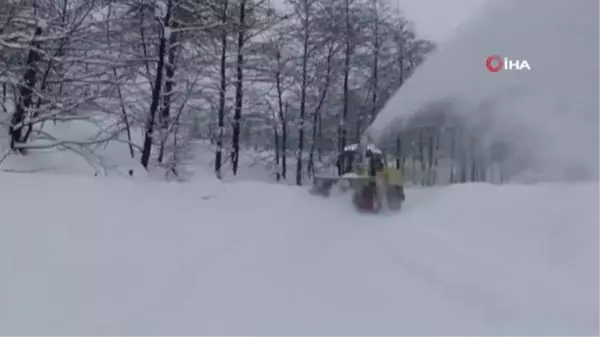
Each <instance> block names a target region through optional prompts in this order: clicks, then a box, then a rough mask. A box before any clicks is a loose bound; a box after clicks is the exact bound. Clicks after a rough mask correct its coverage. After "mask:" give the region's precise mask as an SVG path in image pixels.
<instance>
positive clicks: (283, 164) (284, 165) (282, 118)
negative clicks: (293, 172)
mask: <svg viewBox="0 0 600 337" xmlns="http://www.w3.org/2000/svg"><path fill="white" fill-rule="evenodd" d="M276 57H277V71H276V72H275V85H276V87H277V106H278V108H279V123H281V144H280V146H281V176H282V177H283V179H286V172H287V155H286V152H287V122H286V118H285V113H284V111H283V90H282V88H281V68H282V64H281V52H280V51H279V50H277V55H276Z"/></svg>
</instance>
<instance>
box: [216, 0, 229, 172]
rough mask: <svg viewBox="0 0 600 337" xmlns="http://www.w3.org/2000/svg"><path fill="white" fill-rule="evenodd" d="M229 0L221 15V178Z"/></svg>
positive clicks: (218, 160) (218, 163)
mask: <svg viewBox="0 0 600 337" xmlns="http://www.w3.org/2000/svg"><path fill="white" fill-rule="evenodd" d="M228 5H229V0H223V12H222V16H221V25H222V28H221V87H220V88H219V112H218V114H219V117H218V122H217V123H218V131H217V142H216V143H217V149H216V153H215V174H216V176H217V178H219V179H221V165H222V158H223V132H224V130H223V129H224V128H225V93H226V92H225V91H226V90H227V77H226V76H227V65H226V61H227V26H226V24H227V7H228Z"/></svg>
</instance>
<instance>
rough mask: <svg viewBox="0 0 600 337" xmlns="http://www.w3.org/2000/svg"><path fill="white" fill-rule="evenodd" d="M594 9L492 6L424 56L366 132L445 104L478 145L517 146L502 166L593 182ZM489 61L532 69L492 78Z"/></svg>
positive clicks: (586, 5) (380, 132)
mask: <svg viewBox="0 0 600 337" xmlns="http://www.w3.org/2000/svg"><path fill="white" fill-rule="evenodd" d="M598 6H599V5H598V1H588V0H573V1H563V0H530V1H520V0H502V1H493V2H490V3H489V4H488V5H487V6H484V7H483V8H482V9H481V11H480V12H479V13H477V14H476V15H475V16H474V18H473V19H472V20H470V21H468V22H466V23H465V24H463V25H462V26H460V27H459V31H458V32H457V34H456V36H455V37H454V38H453V39H451V40H449V41H447V42H446V43H445V44H442V45H441V46H440V47H439V49H438V51H437V52H436V53H434V54H432V55H431V56H430V57H429V58H428V60H427V61H426V62H425V63H424V64H423V65H422V66H421V67H420V68H419V69H418V70H417V71H416V72H415V74H414V76H413V77H412V78H411V79H410V80H409V81H407V83H406V85H405V86H403V87H402V89H401V90H399V91H398V92H397V94H396V95H395V96H393V97H392V98H391V99H390V101H389V102H388V103H387V104H386V106H385V107H384V109H383V110H382V111H381V112H380V113H379V115H378V116H377V118H376V119H375V121H374V122H373V124H372V126H371V127H370V129H369V130H368V131H367V134H369V135H370V136H371V137H373V138H374V139H376V140H379V141H381V140H382V139H384V138H385V137H386V135H387V134H388V133H390V132H392V131H398V130H399V129H400V128H401V125H406V123H408V122H409V120H410V119H411V118H413V117H416V116H420V115H421V116H422V115H423V114H424V113H427V112H428V111H429V110H431V109H432V104H436V103H440V102H442V103H443V102H445V103H446V104H445V109H446V113H448V114H452V115H454V116H457V117H459V118H461V119H462V121H463V123H466V124H467V127H469V128H471V129H474V130H477V131H476V133H477V134H479V138H480V139H479V140H480V143H482V144H491V143H494V142H503V143H507V144H509V145H511V146H512V147H513V148H515V149H517V150H516V151H515V152H513V153H512V156H511V157H510V158H509V160H508V164H509V165H512V166H514V167H517V166H525V169H527V170H529V171H531V172H533V175H535V176H536V177H537V178H539V179H564V178H565V177H567V176H572V175H574V174H575V175H577V176H578V177H579V178H593V179H597V178H598V171H599V167H598V163H599V158H598V152H599V148H598V124H599V113H598V111H599V107H598V93H599V91H600V90H599V87H598V80H599V78H598V73H599V67H598V59H599V55H598V50H599V48H598V41H599V36H598V23H599V19H598V12H599V8H598ZM494 54H499V55H501V56H503V57H507V58H509V59H512V60H527V61H528V63H529V64H530V66H531V71H528V72H527V71H501V72H498V73H490V72H488V71H487V69H486V67H485V60H486V58H487V57H488V56H490V55H494ZM448 102H451V103H452V104H450V103H448ZM393 122H396V123H393ZM522 158H528V160H529V162H524V161H523V160H522Z"/></svg>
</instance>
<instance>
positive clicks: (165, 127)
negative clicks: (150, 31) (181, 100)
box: [158, 23, 177, 163]
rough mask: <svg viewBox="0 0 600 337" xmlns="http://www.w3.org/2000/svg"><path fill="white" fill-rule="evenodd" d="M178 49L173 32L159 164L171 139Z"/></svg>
mask: <svg viewBox="0 0 600 337" xmlns="http://www.w3.org/2000/svg"><path fill="white" fill-rule="evenodd" d="M173 28H177V25H176V24H175V23H173ZM176 47H177V33H175V32H171V36H169V47H168V53H167V54H168V55H169V57H168V62H167V63H166V64H165V73H166V75H167V78H166V80H165V92H164V97H163V108H162V111H161V113H160V124H161V125H160V127H161V130H162V132H163V135H162V140H161V142H160V149H159V153H158V162H159V163H162V162H163V158H164V155H165V145H166V143H167V139H168V137H169V133H168V130H169V122H170V121H169V119H170V118H171V97H172V96H173V88H174V87H175V81H174V80H173V76H175V50H176Z"/></svg>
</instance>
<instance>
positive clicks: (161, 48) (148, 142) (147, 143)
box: [140, 0, 173, 169]
mask: <svg viewBox="0 0 600 337" xmlns="http://www.w3.org/2000/svg"><path fill="white" fill-rule="evenodd" d="M172 7H173V0H168V1H167V9H166V13H165V18H164V22H163V24H162V25H163V26H162V35H161V37H160V42H159V44H158V63H157V65H156V77H155V80H154V88H152V101H151V102H150V111H149V113H148V119H147V120H146V132H145V135H144V147H143V148H142V158H141V161H140V162H141V163H142V166H144V168H145V169H148V163H149V162H150V154H151V152H152V141H153V138H154V123H155V119H156V111H157V110H158V103H159V101H160V94H161V87H162V82H163V68H164V65H165V53H166V47H167V38H168V37H167V36H165V32H166V31H170V30H169V29H168V28H169V24H170V21H171V10H172Z"/></svg>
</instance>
